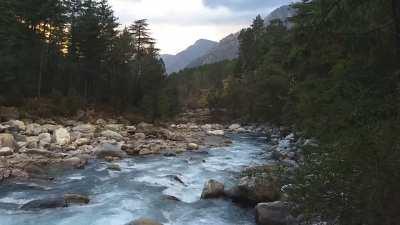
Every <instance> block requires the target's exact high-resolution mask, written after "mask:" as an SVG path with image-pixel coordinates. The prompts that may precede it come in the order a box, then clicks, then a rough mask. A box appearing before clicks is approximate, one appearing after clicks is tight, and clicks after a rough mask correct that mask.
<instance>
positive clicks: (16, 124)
mask: <svg viewBox="0 0 400 225" xmlns="http://www.w3.org/2000/svg"><path fill="white" fill-rule="evenodd" d="M5 124H6V125H9V126H10V128H14V129H15V130H18V131H25V129H26V126H25V123H24V122H22V121H21V120H10V121H8V122H7V123H5Z"/></svg>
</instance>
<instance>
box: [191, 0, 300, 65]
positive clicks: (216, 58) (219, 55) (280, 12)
mask: <svg viewBox="0 0 400 225" xmlns="http://www.w3.org/2000/svg"><path fill="white" fill-rule="evenodd" d="M294 14H295V10H294V9H293V8H292V7H291V6H288V5H285V6H282V7H279V8H277V9H275V10H274V11H272V12H271V13H270V14H269V15H268V16H267V17H265V19H264V20H265V24H266V25H268V24H269V23H270V22H271V21H272V20H276V19H279V20H282V21H283V22H284V23H286V24H287V26H290V24H289V22H288V18H289V17H292V16H293V15H294ZM239 34H240V32H237V33H234V34H230V35H229V36H227V37H225V38H224V39H222V40H221V41H220V42H219V43H218V44H217V45H216V46H215V47H213V48H212V49H211V50H210V51H209V52H208V53H206V54H204V55H203V56H201V57H198V58H196V59H194V60H193V61H191V62H190V63H189V64H188V65H187V68H194V67H198V66H202V65H206V64H211V63H216V62H220V61H223V60H231V59H235V58H237V57H238V56H239V40H238V37H239Z"/></svg>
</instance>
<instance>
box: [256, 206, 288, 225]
mask: <svg viewBox="0 0 400 225" xmlns="http://www.w3.org/2000/svg"><path fill="white" fill-rule="evenodd" d="M255 211H256V222H257V224H258V225H291V224H294V223H295V219H294V217H292V216H291V215H290V213H289V206H288V204H287V203H284V202H268V203H259V204H257V206H256V208H255Z"/></svg>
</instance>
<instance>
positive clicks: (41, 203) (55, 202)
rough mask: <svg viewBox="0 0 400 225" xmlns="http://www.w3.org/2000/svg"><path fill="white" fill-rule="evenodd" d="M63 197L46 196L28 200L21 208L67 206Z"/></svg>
mask: <svg viewBox="0 0 400 225" xmlns="http://www.w3.org/2000/svg"><path fill="white" fill-rule="evenodd" d="M67 206H68V205H67V203H66V202H65V201H64V198H48V199H39V200H33V201H30V202H28V203H26V204H24V205H22V207H21V209H22V210H41V209H53V208H63V207H67Z"/></svg>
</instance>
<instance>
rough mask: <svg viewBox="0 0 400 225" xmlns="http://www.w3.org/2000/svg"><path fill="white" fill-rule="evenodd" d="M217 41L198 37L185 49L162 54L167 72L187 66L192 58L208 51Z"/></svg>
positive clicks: (176, 70)
mask: <svg viewBox="0 0 400 225" xmlns="http://www.w3.org/2000/svg"><path fill="white" fill-rule="evenodd" d="M217 44H218V43H217V42H215V41H211V40H207V39H199V40H197V41H196V42H195V43H194V44H193V45H191V46H189V47H188V48H187V49H185V50H183V51H181V52H179V53H178V54H176V55H171V54H164V55H161V58H162V59H163V60H164V63H165V67H166V70H167V73H168V74H170V73H174V72H178V71H180V70H182V69H184V68H186V67H187V66H188V64H189V63H190V62H192V61H193V60H194V59H196V58H199V57H202V56H203V55H205V54H206V53H207V52H209V51H210V50H211V49H212V48H213V47H215V46H216V45H217Z"/></svg>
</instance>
